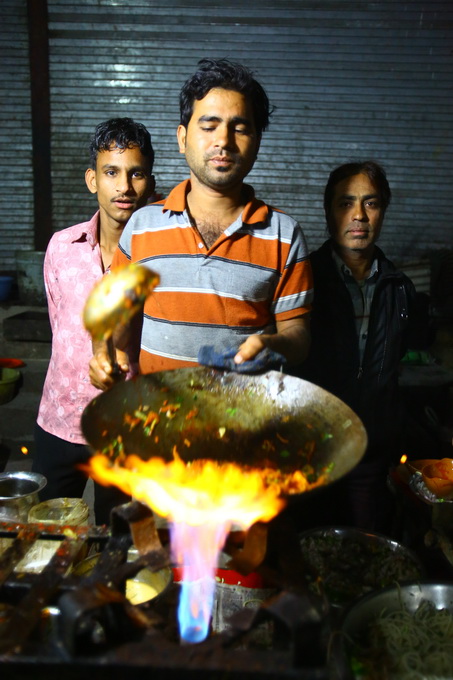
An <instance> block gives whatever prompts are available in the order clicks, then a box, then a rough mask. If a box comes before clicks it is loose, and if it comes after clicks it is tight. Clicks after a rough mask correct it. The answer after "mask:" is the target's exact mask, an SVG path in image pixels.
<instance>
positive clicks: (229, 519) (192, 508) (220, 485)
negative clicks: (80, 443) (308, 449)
mask: <svg viewBox="0 0 453 680" xmlns="http://www.w3.org/2000/svg"><path fill="white" fill-rule="evenodd" d="M173 454H174V460H173V461H171V462H165V461H164V460H162V459H161V458H151V459H150V460H148V461H143V460H142V459H141V458H139V457H138V456H128V457H126V458H125V460H124V462H123V463H122V465H121V466H120V464H119V463H118V462H116V463H112V461H111V460H110V459H109V458H108V457H107V456H103V455H96V456H94V457H93V458H91V460H90V461H89V464H88V465H87V466H85V469H86V470H87V471H88V472H89V474H90V475H91V477H93V479H94V480H95V481H97V482H99V483H101V484H104V485H109V484H114V485H116V486H118V487H119V488H120V489H122V490H123V491H124V492H126V493H127V494H130V495H131V496H133V497H134V498H135V499H136V500H138V501H141V502H143V503H145V504H147V505H148V506H149V507H151V508H152V509H153V510H154V511H155V512H156V513H157V514H159V515H161V516H163V517H167V518H168V519H169V520H170V521H171V523H172V525H171V543H172V546H171V547H172V554H173V558H174V560H175V562H176V565H177V566H182V567H183V582H182V586H181V595H180V601H179V608H178V620H179V628H180V632H181V637H182V638H183V639H184V640H186V641H187V642H200V641H201V640H203V639H205V637H206V636H207V635H208V631H209V621H210V617H211V611H212V605H213V598H214V588H215V578H214V575H215V568H216V566H217V561H218V556H219V553H220V551H221V549H222V547H223V545H224V543H225V539H226V536H227V534H228V532H229V531H230V529H231V527H232V525H233V524H237V525H239V526H240V527H241V528H243V529H248V528H249V527H250V526H251V525H252V524H253V523H255V522H257V521H258V520H261V521H269V520H270V519H272V517H274V516H275V515H276V514H277V513H278V512H279V511H280V510H281V509H282V508H283V506H284V505H285V502H284V500H283V499H282V498H280V494H281V486H279V485H278V484H275V483H273V479H275V473H276V471H274V470H271V471H270V472H271V473H272V474H273V475H274V477H272V476H271V477H270V478H267V481H266V475H268V474H269V470H267V471H265V470H256V469H250V470H245V469H243V468H241V467H239V466H237V465H234V464H232V463H224V464H220V463H216V462H214V461H212V460H195V461H192V462H190V463H185V462H184V461H182V460H181V458H180V457H179V456H178V455H177V452H176V450H174V452H173ZM302 477H303V476H302ZM301 484H302V485H303V486H304V487H305V488H306V487H307V482H306V480H305V479H303V480H302V482H301Z"/></svg>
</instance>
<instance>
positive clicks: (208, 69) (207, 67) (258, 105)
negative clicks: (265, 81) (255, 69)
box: [179, 59, 275, 137]
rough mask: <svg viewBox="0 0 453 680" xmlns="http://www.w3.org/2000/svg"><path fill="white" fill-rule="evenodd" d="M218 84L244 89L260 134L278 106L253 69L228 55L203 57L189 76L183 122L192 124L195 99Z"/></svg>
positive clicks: (183, 96) (183, 98)
mask: <svg viewBox="0 0 453 680" xmlns="http://www.w3.org/2000/svg"><path fill="white" fill-rule="evenodd" d="M216 87H219V88H223V89H225V90H233V91H235V92H241V93H242V94H243V95H244V96H245V97H247V99H248V100H249V101H250V103H251V105H252V109H253V119H254V123H255V128H256V132H257V134H258V136H259V137H261V135H262V133H263V132H264V130H266V128H267V127H268V125H269V118H270V116H271V115H272V112H273V111H274V110H275V107H272V106H271V105H270V104H269V99H268V96H267V94H266V92H265V90H264V88H263V87H262V85H260V84H259V82H258V81H257V80H256V79H255V78H254V77H253V73H252V71H250V69H248V68H246V67H245V66H242V64H238V63H236V62H234V61H229V60H228V59H200V61H199V62H198V69H197V71H196V72H195V73H194V75H193V76H191V77H190V78H189V79H188V80H186V82H185V83H184V85H183V86H182V89H181V92H180V95H179V110H180V123H181V125H184V127H187V125H188V124H189V121H190V119H191V118H192V113H193V104H194V101H195V99H197V100H200V99H203V97H205V96H206V95H207V93H208V92H209V91H210V90H212V89H214V88H216Z"/></svg>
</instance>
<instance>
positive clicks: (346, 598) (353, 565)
mask: <svg viewBox="0 0 453 680" xmlns="http://www.w3.org/2000/svg"><path fill="white" fill-rule="evenodd" d="M299 538H300V545H301V552H302V558H303V563H304V565H305V567H306V578H307V581H308V582H309V584H310V588H311V589H312V590H315V591H316V592H319V593H320V594H322V595H325V596H326V597H327V599H328V601H329V602H330V604H331V605H332V606H333V607H345V606H347V605H349V604H350V603H351V602H352V601H353V600H356V599H357V598H359V597H362V595H365V594H366V593H368V592H370V591H375V590H381V589H382V588H385V587H388V586H393V585H394V584H395V583H397V582H398V583H404V582H409V581H418V580H421V579H423V578H424V577H425V569H424V567H423V565H422V563H421V562H420V560H419V559H418V557H417V556H416V554H415V553H413V552H412V550H409V549H408V548H406V547H405V546H404V545H402V544H401V543H398V542H397V541H394V540H392V539H390V538H388V537H387V536H383V535H381V534H373V533H368V532H366V531H362V530H361V529H356V528H354V527H320V528H317V529H310V530H309V531H305V532H303V533H302V534H300V537H299Z"/></svg>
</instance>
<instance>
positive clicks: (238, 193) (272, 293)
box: [90, 59, 312, 389]
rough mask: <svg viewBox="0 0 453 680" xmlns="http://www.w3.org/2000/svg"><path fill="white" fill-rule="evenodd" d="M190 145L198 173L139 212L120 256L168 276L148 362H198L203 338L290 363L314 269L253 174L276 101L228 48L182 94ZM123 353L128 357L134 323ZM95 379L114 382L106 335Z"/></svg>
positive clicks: (293, 227) (305, 342) (304, 337)
mask: <svg viewBox="0 0 453 680" xmlns="http://www.w3.org/2000/svg"><path fill="white" fill-rule="evenodd" d="M180 112H181V119H180V125H179V127H178V131H177V138H178V144H179V151H180V153H183V154H184V155H185V158H186V161H187V164H188V166H189V169H190V179H189V180H186V181H185V182H182V183H181V184H179V185H178V186H177V187H176V188H174V189H173V190H172V191H171V192H170V194H169V196H168V197H167V198H166V199H165V200H163V201H160V202H159V203H155V204H153V205H149V206H147V207H145V208H143V209H141V210H139V211H137V212H136V213H135V214H134V216H133V218H132V219H131V220H130V221H129V223H128V225H127V227H126V229H125V230H124V232H123V234H122V238H121V240H120V243H119V247H118V250H117V252H116V253H115V256H114V259H113V263H112V267H113V268H114V267H115V266H119V265H120V264H122V263H126V262H137V263H140V264H143V265H146V266H148V267H149V268H150V269H152V270H153V271H155V272H157V273H158V274H159V276H160V284H159V285H158V286H157V287H156V289H155V291H154V293H153V294H152V295H151V296H150V297H149V298H148V299H147V301H146V303H145V308H144V315H143V326H142V335H141V346H140V359H139V365H140V371H141V373H150V372H154V371H162V370H167V369H174V368H179V367H184V366H193V365H196V364H197V356H198V351H199V349H200V347H201V346H202V345H206V344H209V345H212V346H213V347H214V348H215V350H216V351H217V352H224V351H226V350H229V349H232V348H233V349H234V350H235V351H236V354H235V356H234V361H235V363H236V364H241V363H243V362H245V361H248V360H251V359H253V358H254V357H256V356H257V355H258V354H259V353H260V352H261V351H262V350H264V349H266V348H267V349H270V350H272V351H275V352H278V353H280V354H282V355H283V356H284V357H285V359H286V360H287V361H288V363H298V362H301V361H303V359H304V357H305V356H306V354H307V351H308V347H309V337H310V336H309V320H308V318H309V311H310V307H311V300H312V275H311V266H310V262H309V257H308V251H307V246H306V243H305V238H304V235H303V232H302V229H301V228H300V226H299V224H298V223H297V222H296V221H295V220H294V219H292V218H291V217H289V216H288V215H286V214H285V213H283V212H281V211H279V210H276V209H275V208H273V207H271V206H269V205H266V204H265V203H264V202H263V201H260V200H258V199H257V198H256V197H255V194H254V191H253V188H252V187H251V186H249V185H246V184H244V178H245V177H246V175H247V174H248V173H249V172H250V171H251V169H252V167H253V165H254V163H255V160H256V157H257V154H258V150H259V147H260V142H261V137H262V133H263V131H264V130H265V129H266V127H267V126H268V124H269V116H270V114H271V107H270V104H269V100H268V97H267V95H266V92H265V91H264V89H263V88H262V86H261V85H260V84H259V83H258V82H257V81H256V80H255V78H254V77H253V75H252V73H251V72H250V71H249V70H248V69H246V68H245V67H243V66H241V65H240V64H236V63H233V62H230V61H228V60H225V59H221V60H214V59H202V60H201V61H200V62H199V64H198V70H197V71H196V73H195V74H194V75H193V76H192V77H191V78H189V79H188V80H187V81H186V83H185V84H184V86H183V88H182V90H181V93H180ZM115 345H116V348H117V361H118V363H119V365H120V367H121V370H122V371H123V372H126V371H127V369H128V365H129V360H128V357H127V355H126V354H125V353H124V352H122V351H121V348H124V347H125V346H126V334H125V333H122V334H117V337H116V338H115ZM90 375H91V380H92V382H93V384H94V385H96V386H97V387H99V388H101V389H107V388H108V387H110V386H111V385H112V384H113V381H114V378H113V376H112V369H111V365H110V361H109V359H108V356H107V353H106V351H105V347H104V346H103V344H101V345H99V346H98V347H97V351H96V353H95V356H94V357H93V359H92V361H91V364H90Z"/></svg>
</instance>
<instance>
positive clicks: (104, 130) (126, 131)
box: [90, 118, 154, 171]
mask: <svg viewBox="0 0 453 680" xmlns="http://www.w3.org/2000/svg"><path fill="white" fill-rule="evenodd" d="M112 144H114V145H115V146H116V147H118V148H119V149H130V148H131V147H134V146H138V148H139V149H140V151H141V152H142V154H143V155H144V156H145V158H148V159H149V166H150V171H152V169H153V164H154V149H153V145H152V142H151V135H150V134H149V132H148V130H147V129H146V127H145V126H144V125H142V124H141V123H136V122H135V121H134V120H132V118H110V120H106V121H105V122H104V123H99V125H97V126H96V128H95V131H94V135H93V137H92V138H91V141H90V161H91V167H92V168H93V170H96V159H97V156H98V153H99V151H109V149H110V148H111V146H112Z"/></svg>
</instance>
